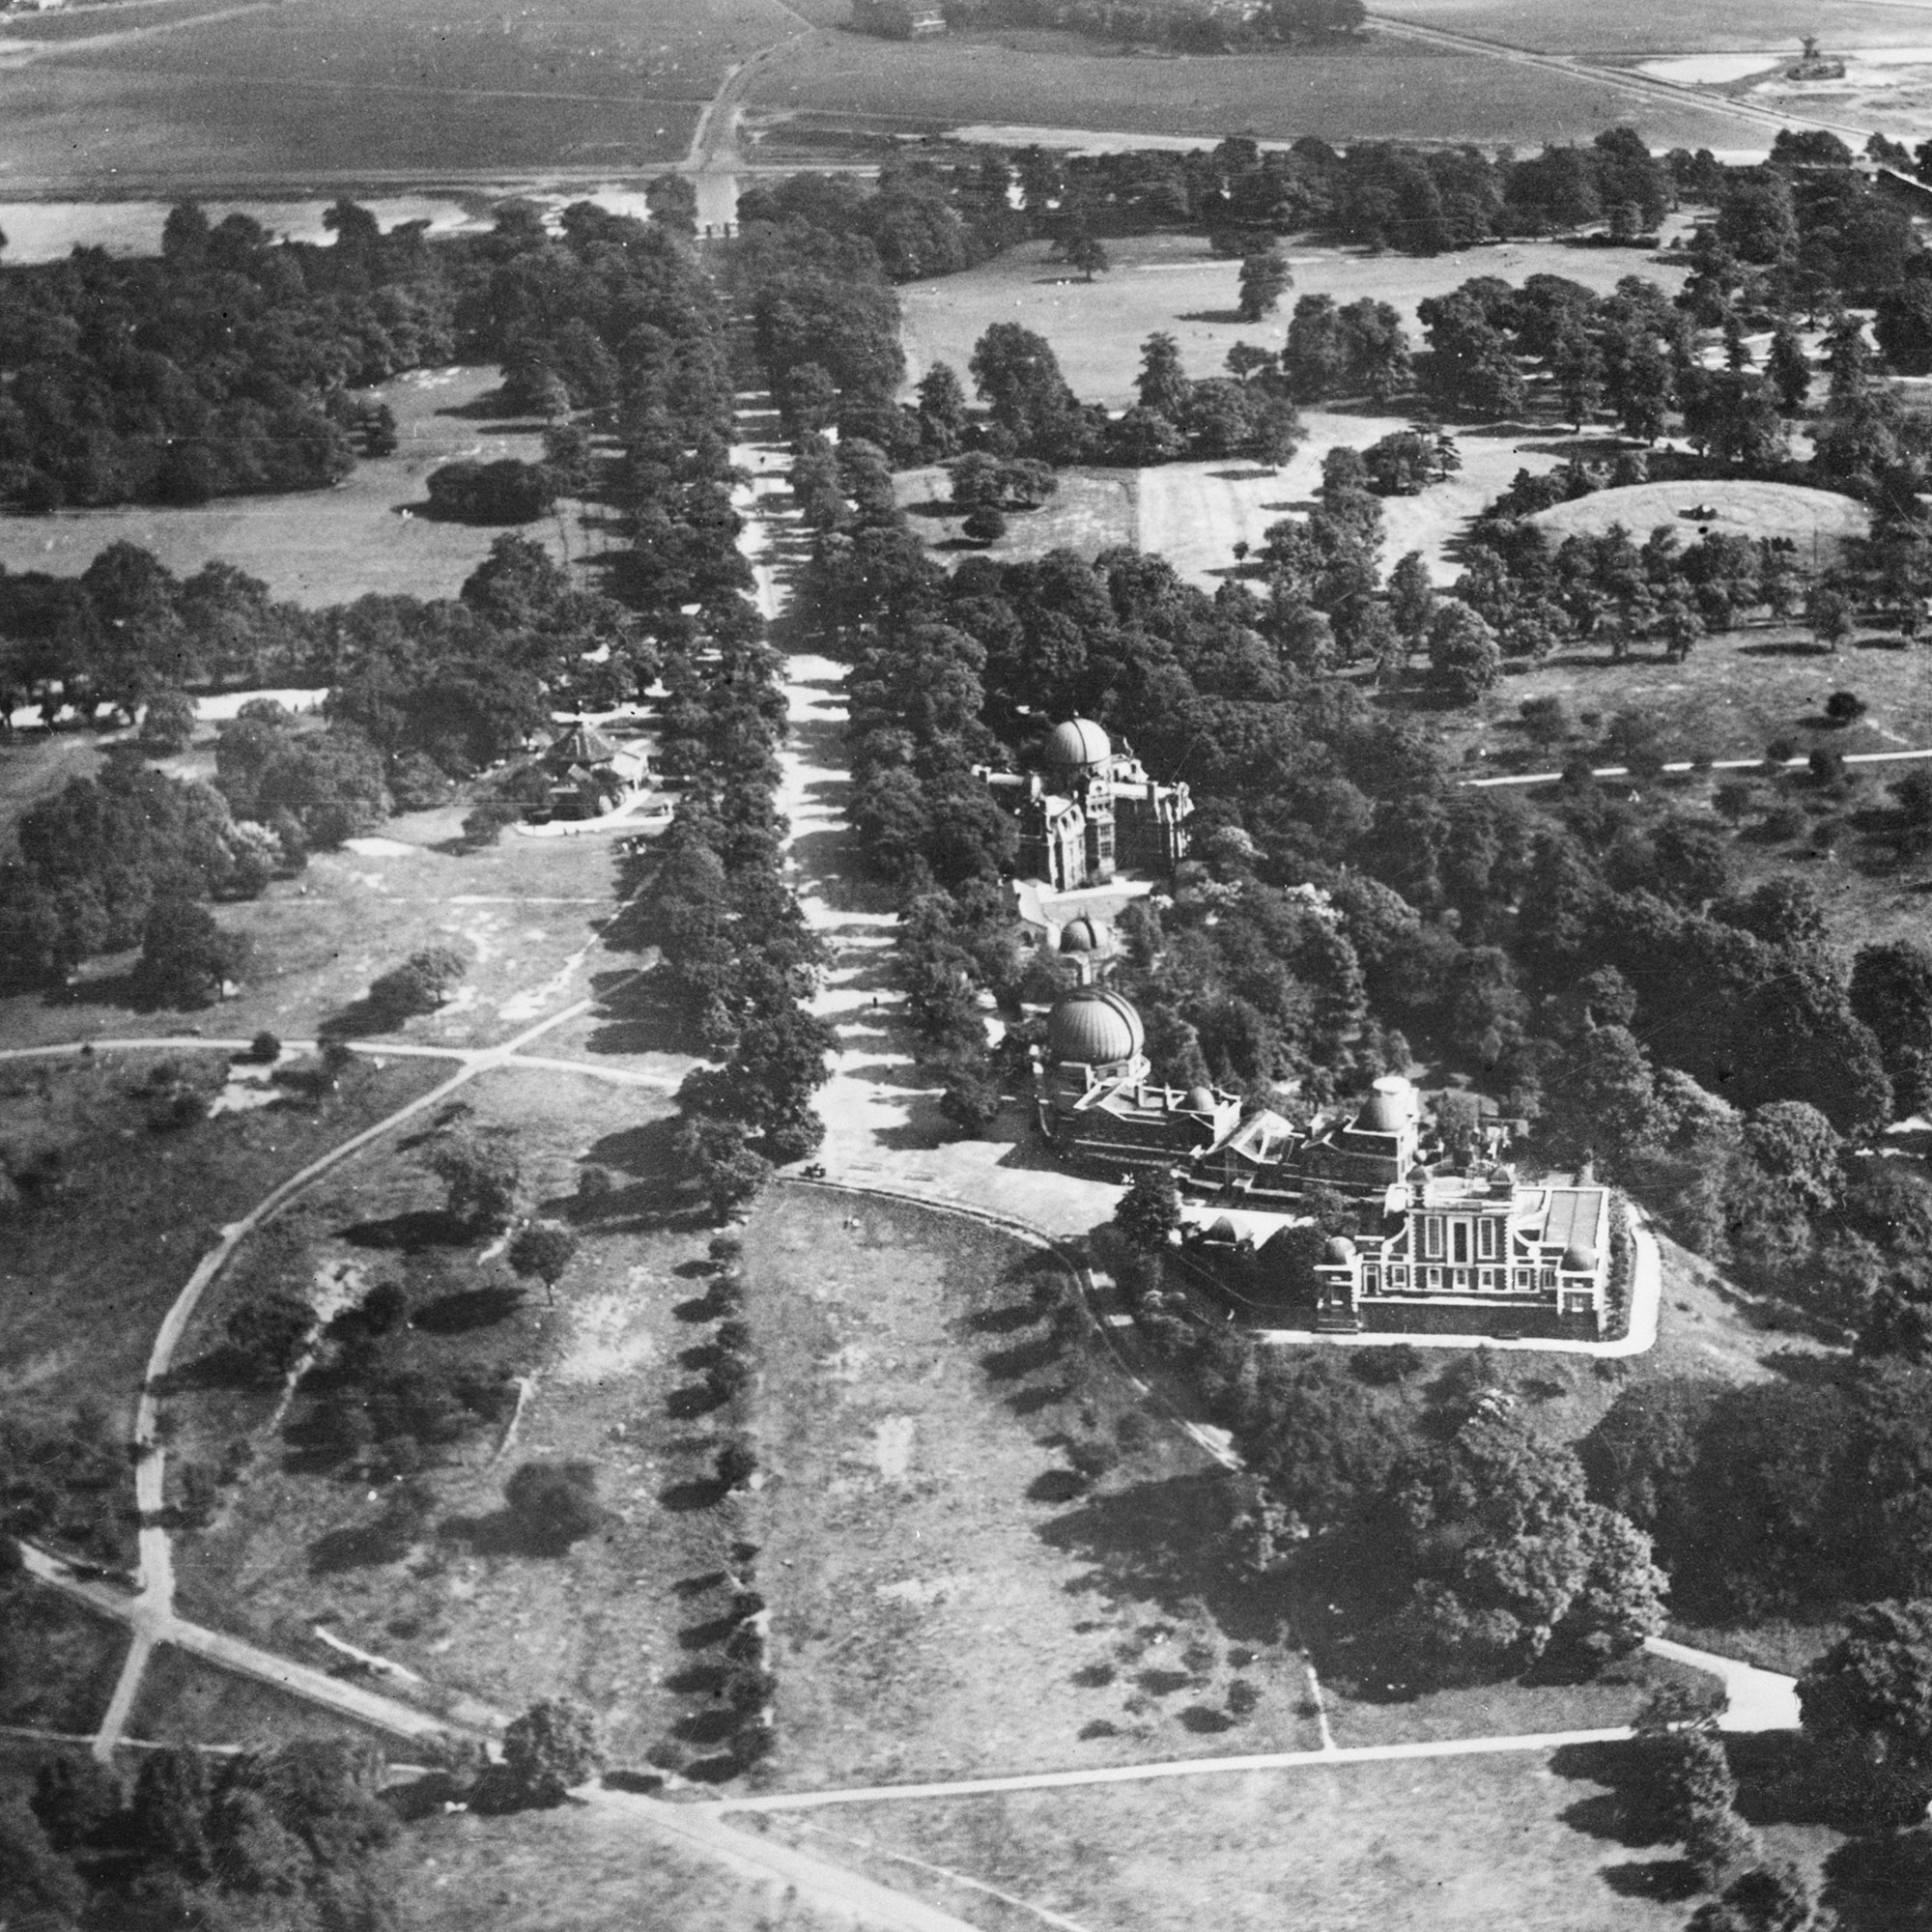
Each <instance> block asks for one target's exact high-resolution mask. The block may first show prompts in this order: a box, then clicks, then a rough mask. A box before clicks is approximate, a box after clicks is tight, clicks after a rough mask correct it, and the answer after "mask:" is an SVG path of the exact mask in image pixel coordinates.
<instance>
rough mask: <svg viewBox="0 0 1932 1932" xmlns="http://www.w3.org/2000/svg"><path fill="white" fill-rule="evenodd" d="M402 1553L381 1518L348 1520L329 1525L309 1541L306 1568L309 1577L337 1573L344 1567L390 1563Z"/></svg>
mask: <svg viewBox="0 0 1932 1932" xmlns="http://www.w3.org/2000/svg"><path fill="white" fill-rule="evenodd" d="M406 1553H407V1552H406V1550H405V1549H403V1548H398V1547H397V1544H396V1538H395V1534H394V1532H393V1531H392V1530H390V1529H389V1528H388V1527H387V1525H385V1524H384V1523H383V1522H382V1521H381V1520H377V1521H375V1522H360V1523H351V1524H349V1525H347V1526H346V1527H344V1528H342V1529H331V1530H330V1531H328V1533H327V1535H326V1536H319V1537H317V1538H316V1540H315V1541H314V1542H313V1543H312V1544H310V1545H309V1549H308V1570H309V1575H310V1576H311V1577H339V1576H341V1575H342V1574H343V1572H344V1571H348V1570H371V1569H374V1568H375V1567H376V1565H377V1564H379V1563H393V1562H395V1561H396V1560H397V1558H398V1557H400V1556H402V1555H404V1554H406Z"/></svg>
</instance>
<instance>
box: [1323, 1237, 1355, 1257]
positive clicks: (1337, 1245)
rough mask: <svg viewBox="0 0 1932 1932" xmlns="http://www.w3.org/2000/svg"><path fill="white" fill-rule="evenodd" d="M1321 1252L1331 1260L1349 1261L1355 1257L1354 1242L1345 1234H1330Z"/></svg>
mask: <svg viewBox="0 0 1932 1932" xmlns="http://www.w3.org/2000/svg"><path fill="white" fill-rule="evenodd" d="M1322 1253H1323V1254H1324V1255H1326V1256H1327V1258H1328V1259H1329V1260H1330V1261H1331V1262H1351V1261H1353V1260H1354V1259H1355V1244H1354V1242H1353V1241H1351V1240H1350V1238H1349V1237H1348V1236H1347V1235H1330V1236H1328V1244H1327V1246H1326V1247H1325V1248H1323V1249H1322Z"/></svg>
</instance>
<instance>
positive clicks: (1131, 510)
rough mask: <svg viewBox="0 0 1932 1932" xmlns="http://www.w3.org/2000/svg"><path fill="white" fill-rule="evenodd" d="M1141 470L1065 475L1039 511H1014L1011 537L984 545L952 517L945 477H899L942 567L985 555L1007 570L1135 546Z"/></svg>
mask: <svg viewBox="0 0 1932 1932" xmlns="http://www.w3.org/2000/svg"><path fill="white" fill-rule="evenodd" d="M1145 473H1147V472H1143V471H1141V470H1136V469H1063V470H1061V471H1060V488H1059V489H1058V490H1056V491H1055V492H1054V494H1053V496H1052V497H1049V498H1048V500H1047V501H1046V502H1045V503H1043V504H1042V505H1041V506H1040V507H1039V508H1038V509H1037V510H1023V511H1021V510H1016V511H1014V512H1012V513H1011V514H1010V515H1009V517H1008V518H1007V533H1006V535H1005V536H1003V537H1002V538H1000V540H999V541H998V542H997V543H994V544H989V545H985V546H981V545H980V544H976V543H973V542H971V541H970V540H969V539H968V538H966V537H964V536H962V535H961V534H960V523H961V519H960V518H959V517H956V516H953V515H952V514H951V513H950V512H949V511H947V510H946V508H945V505H946V503H947V500H948V497H949V495H950V493H951V483H950V479H949V478H948V476H947V473H946V471H945V470H944V469H941V468H939V467H938V466H934V467H933V468H931V469H903V470H900V471H898V472H897V473H895V475H894V477H893V488H894V490H895V493H896V495H897V497H898V500H899V506H900V508H901V509H903V510H905V511H907V512H908V513H909V514H910V515H911V516H912V517H913V518H914V519H915V521H914V523H913V528H914V529H915V530H917V531H918V532H919V533H920V535H921V536H923V538H924V539H925V540H926V542H927V543H928V544H930V545H931V546H932V547H933V549H934V552H935V554H936V557H937V560H938V561H939V562H941V563H943V564H946V565H947V566H949V567H951V566H952V564H954V563H956V562H958V560H959V559H960V558H961V557H967V556H976V555H980V554H985V555H989V556H992V557H995V558H997V559H998V560H999V561H1000V562H1002V563H1016V562H1019V561H1020V560H1021V559H1022V558H1025V557H1035V556H1044V555H1045V554H1046V553H1047V552H1048V551H1050V550H1071V551H1077V552H1078V553H1079V554H1080V555H1082V556H1094V555H1097V554H1099V553H1100V552H1101V551H1103V550H1111V549H1113V548H1114V547H1115V546H1116V545H1118V544H1131V543H1132V542H1134V540H1135V536H1136V532H1137V530H1138V527H1139V518H1138V513H1137V510H1136V499H1137V497H1139V494H1140V486H1141V482H1142V478H1143V475H1144V474H1145Z"/></svg>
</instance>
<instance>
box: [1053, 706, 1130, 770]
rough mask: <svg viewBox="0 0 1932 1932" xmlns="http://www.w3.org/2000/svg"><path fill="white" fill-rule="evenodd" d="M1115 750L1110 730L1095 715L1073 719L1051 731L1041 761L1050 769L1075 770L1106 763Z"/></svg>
mask: <svg viewBox="0 0 1932 1932" xmlns="http://www.w3.org/2000/svg"><path fill="white" fill-rule="evenodd" d="M1113 750H1114V748H1113V746H1112V745H1110V744H1109V743H1108V742H1107V734H1106V732H1104V731H1103V730H1101V729H1100V727H1099V725H1096V724H1094V721H1093V720H1092V719H1091V718H1069V719H1068V720H1067V721H1066V723H1065V725H1055V726H1054V727H1053V729H1052V730H1051V731H1050V732H1048V733H1047V739H1046V743H1045V745H1044V746H1042V747H1041V749H1040V761H1041V762H1042V763H1043V764H1044V765H1045V766H1046V767H1047V769H1048V770H1049V771H1056V772H1073V771H1079V770H1082V769H1083V768H1085V767H1087V766H1090V765H1097V764H1101V763H1103V762H1104V761H1105V760H1106V759H1107V758H1108V757H1109V756H1111V755H1112V753H1113Z"/></svg>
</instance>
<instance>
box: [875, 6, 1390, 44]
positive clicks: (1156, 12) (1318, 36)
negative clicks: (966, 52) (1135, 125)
mask: <svg viewBox="0 0 1932 1932" xmlns="http://www.w3.org/2000/svg"><path fill="white" fill-rule="evenodd" d="M942 12H943V13H944V15H945V20H946V24H947V26H949V27H951V28H954V29H957V30H961V31H966V30H971V29H975V28H980V29H984V28H1000V27H1058V28H1060V29H1062V30H1063V31H1065V32H1067V33H1075V34H1095V35H1099V36H1102V37H1104V38H1105V39H1107V40H1109V41H1120V42H1125V43H1129V44H1135V43H1138V44H1142V45H1150V46H1165V47H1172V48H1173V49H1174V50H1175V51H1176V52H1177V53H1197V54H1199V53H1208V54H1212V53H1234V52H1236V51H1245V50H1247V49H1250V48H1257V47H1267V46H1281V45H1289V46H1303V45H1315V46H1325V45H1328V44H1330V43H1334V42H1338V41H1346V40H1348V39H1349V38H1350V37H1351V36H1353V35H1355V34H1359V33H1360V32H1361V30H1362V22H1363V21H1364V19H1366V17H1367V14H1366V10H1365V9H1364V7H1363V4H1362V0H1265V4H1264V5H1263V6H1260V7H1257V8H1255V9H1253V10H1252V11H1250V12H1244V13H1241V14H1231V13H1229V12H1228V10H1227V9H1225V8H1222V7H1215V6H1212V5H1208V4H1200V0H1178V4H1177V0H1155V4H1150V5H1144V6H1116V5H1114V4H1112V0H946V5H945V7H944V8H943V9H942ZM916 18H917V14H916V13H915V11H914V9H913V7H912V6H911V5H910V4H909V0H853V5H852V25H853V27H854V29H855V30H856V31H857V32H859V33H862V34H876V35H877V36H878V37H879V38H880V39H881V40H888V41H906V40H910V39H911V38H912V36H913V31H914V23H915V20H916Z"/></svg>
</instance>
